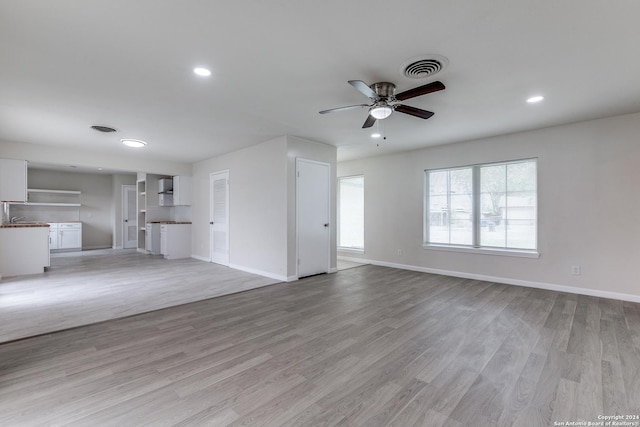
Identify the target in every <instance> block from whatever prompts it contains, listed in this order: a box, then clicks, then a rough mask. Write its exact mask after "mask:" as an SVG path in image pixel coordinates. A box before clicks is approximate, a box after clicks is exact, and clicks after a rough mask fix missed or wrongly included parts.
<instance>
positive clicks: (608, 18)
mask: <svg viewBox="0 0 640 427" xmlns="http://www.w3.org/2000/svg"><path fill="white" fill-rule="evenodd" d="M639 16H640V2H638V1H637V0H612V1H603V0H583V1H570V0H560V1H540V0H532V1H523V0H478V1H466V2H457V1H434V0H397V1H393V2H391V1H382V0H367V1H363V0H348V1H344V0H342V1H336V0H323V1H301V0H270V1H264V0H262V1H257V0H245V1H237V0H235V1H231V0H218V1H207V0H183V1H157V0H136V1H131V0H102V1H99V0H76V1H71V0H57V1H42V0H20V1H15V0H0V139H2V140H8V141H18V142H32V143H37V144H49V145H56V146H65V147H71V148H74V147H77V148H82V149H87V150H95V151H97V152H110V153H121V154H127V153H130V152H131V151H130V150H131V149H130V148H126V147H124V146H122V144H120V142H119V139H120V138H124V137H128V138H136V139H143V140H146V141H147V142H148V146H147V147H146V148H144V150H145V151H144V152H145V155H146V156H148V157H149V158H156V159H166V160H174V161H182V162H193V161H197V160H202V159H205V158H209V157H212V156H215V155H218V154H222V153H226V152H229V151H233V150H236V149H239V148H242V147H246V146H249V145H253V144H257V143H260V142H264V141H267V140H269V139H271V138H274V137H277V136H281V135H284V134H289V135H295V136H298V137H302V138H307V139H311V140H315V141H320V142H324V143H328V144H333V145H336V146H338V147H340V148H339V150H338V152H339V158H340V159H342V160H345V159H351V158H358V157H365V156H371V155H376V154H380V153H388V152H393V151H400V150H408V149H414V148H419V147H425V146H429V145H436V144H443V143H449V142H455V141H461V140H469V139H474V138H479V137H484V136H491V135H496V134H504V133H509V132H515V131H519V130H525V129H532V128H539V127H545V126H550V125H556V124H562V123H568V122H575V121H581V120H587V119H592V118H598V117H604V116H611V115H617V114H624V113H631V112H638V111H640V85H639V84H637V80H638V76H640V55H638V46H639V45H640V30H639V28H640V26H639V25H638V17H639ZM423 54H439V55H443V56H445V57H447V58H448V59H449V66H448V67H447V68H446V69H445V70H444V71H443V72H441V73H440V74H438V75H437V76H436V77H432V78H429V79H422V80H413V79H409V78H406V77H404V76H402V75H401V72H400V68H401V65H402V64H403V63H404V62H405V61H406V60H408V59H409V58H412V57H416V56H420V55H423ZM199 65H202V66H206V67H209V68H210V69H211V70H212V72H213V75H212V76H211V77H210V78H201V77H198V76H195V75H194V74H193V73H192V69H193V68H194V67H195V66H199ZM352 79H357V80H363V81H365V82H367V83H374V82H377V81H390V82H394V83H395V84H396V86H397V91H398V92H400V91H404V90H407V89H410V88H412V87H415V86H419V85H422V84H425V83H429V82H431V81H433V80H436V79H437V80H441V81H442V82H443V83H444V84H445V85H446V86H447V89H446V90H445V91H442V92H437V93H433V94H429V95H425V96H422V97H419V98H414V99H411V100H408V101H405V103H406V104H408V105H411V106H415V107H419V108H423V109H427V110H431V111H434V112H435V113H436V114H435V116H434V117H432V118H431V119H429V120H422V119H418V118H414V117H411V116H407V115H404V114H400V113H394V114H393V115H392V116H391V117H390V118H388V119H386V120H384V121H381V122H380V124H384V126H383V127H384V131H385V134H386V136H387V140H386V141H383V142H381V143H380V145H381V146H380V147H376V143H375V141H374V140H372V139H371V138H370V134H371V130H365V129H361V126H362V124H363V122H364V120H365V118H366V114H367V113H366V110H351V111H346V112H341V113H334V114H330V115H320V114H318V111H320V110H323V109H328V108H334V107H340V106H345V105H352V104H360V103H366V102H367V98H365V97H364V96H363V95H362V94H360V93H359V92H357V91H356V90H354V89H353V88H352V87H351V86H349V85H348V84H347V80H352ZM534 94H542V95H544V96H545V97H546V99H545V100H544V101H543V102H542V103H540V104H536V105H529V104H527V103H526V102H525V99H526V98H527V97H529V96H531V95H534ZM93 124H100V125H108V126H112V127H115V128H116V129H118V133H116V134H100V133H98V132H96V131H93V130H91V129H89V126H91V125H93Z"/></svg>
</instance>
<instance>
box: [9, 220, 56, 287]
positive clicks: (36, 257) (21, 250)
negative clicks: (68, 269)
mask: <svg viewBox="0 0 640 427" xmlns="http://www.w3.org/2000/svg"><path fill="white" fill-rule="evenodd" d="M48 233H49V230H48V227H47V226H46V224H45V225H39V226H33V225H29V226H26V225H25V226H21V225H5V226H2V227H0V278H1V277H12V276H22V275H25V274H37V273H42V272H44V268H45V267H48V266H49V241H48V240H49V239H48V238H47V236H48Z"/></svg>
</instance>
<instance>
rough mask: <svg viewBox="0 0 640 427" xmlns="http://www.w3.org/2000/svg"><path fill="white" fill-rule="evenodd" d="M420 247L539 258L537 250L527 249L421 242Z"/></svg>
mask: <svg viewBox="0 0 640 427" xmlns="http://www.w3.org/2000/svg"><path fill="white" fill-rule="evenodd" d="M422 247H423V248H424V249H432V250H436V251H448V252H465V253H471V254H482V255H498V256H513V257H520V258H540V253H539V252H538V251H528V250H517V249H498V248H474V247H469V246H454V245H435V244H423V245H422Z"/></svg>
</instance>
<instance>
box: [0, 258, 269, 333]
mask: <svg viewBox="0 0 640 427" xmlns="http://www.w3.org/2000/svg"><path fill="white" fill-rule="evenodd" d="M51 265H52V267H51V269H49V270H48V271H47V272H45V273H44V274H36V275H31V276H22V277H15V278H4V279H2V280H0V343H2V342H7V341H11V340H15V339H19V338H25V337H30V336H35V335H39V334H43V333H48V332H53V331H59V330H62V329H68V328H72V327H76V326H81V325H88V324H91V323H96V322H101V321H104V320H110V319H117V318H120V317H125V316H130V315H133V314H139V313H144V312H147V311H152V310H157V309H160V308H165V307H171V306H174V305H179V304H184V303H189V302H194V301H200V300H203V299H207V298H212V297H216V296H220V295H227V294H230V293H234V292H241V291H245V290H248V289H254V288H256V287H260V286H266V285H270V284H273V283H277V282H278V281H277V280H273V279H268V278H265V277H262V276H257V275H255V274H249V273H244V272H242V271H238V270H233V269H230V268H227V267H223V266H220V265H216V264H211V263H208V262H203V261H198V260H196V259H193V258H189V259H177V260H165V259H164V258H162V257H160V256H151V255H145V254H141V253H138V252H136V251H135V250H133V251H132V250H115V251H113V250H99V251H83V252H73V253H63V254H58V255H56V256H52V258H51Z"/></svg>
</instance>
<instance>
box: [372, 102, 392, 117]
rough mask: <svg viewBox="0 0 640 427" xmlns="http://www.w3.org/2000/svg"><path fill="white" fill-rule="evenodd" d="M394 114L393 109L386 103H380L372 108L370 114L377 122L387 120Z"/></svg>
mask: <svg viewBox="0 0 640 427" xmlns="http://www.w3.org/2000/svg"><path fill="white" fill-rule="evenodd" d="M392 112H393V108H391V107H390V106H389V104H387V103H386V102H385V101H381V102H378V103H377V104H376V105H374V106H373V107H371V110H369V114H371V116H372V117H373V118H375V119H377V120H382V119H386V118H387V117H389V116H390V115H391V113H392Z"/></svg>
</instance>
